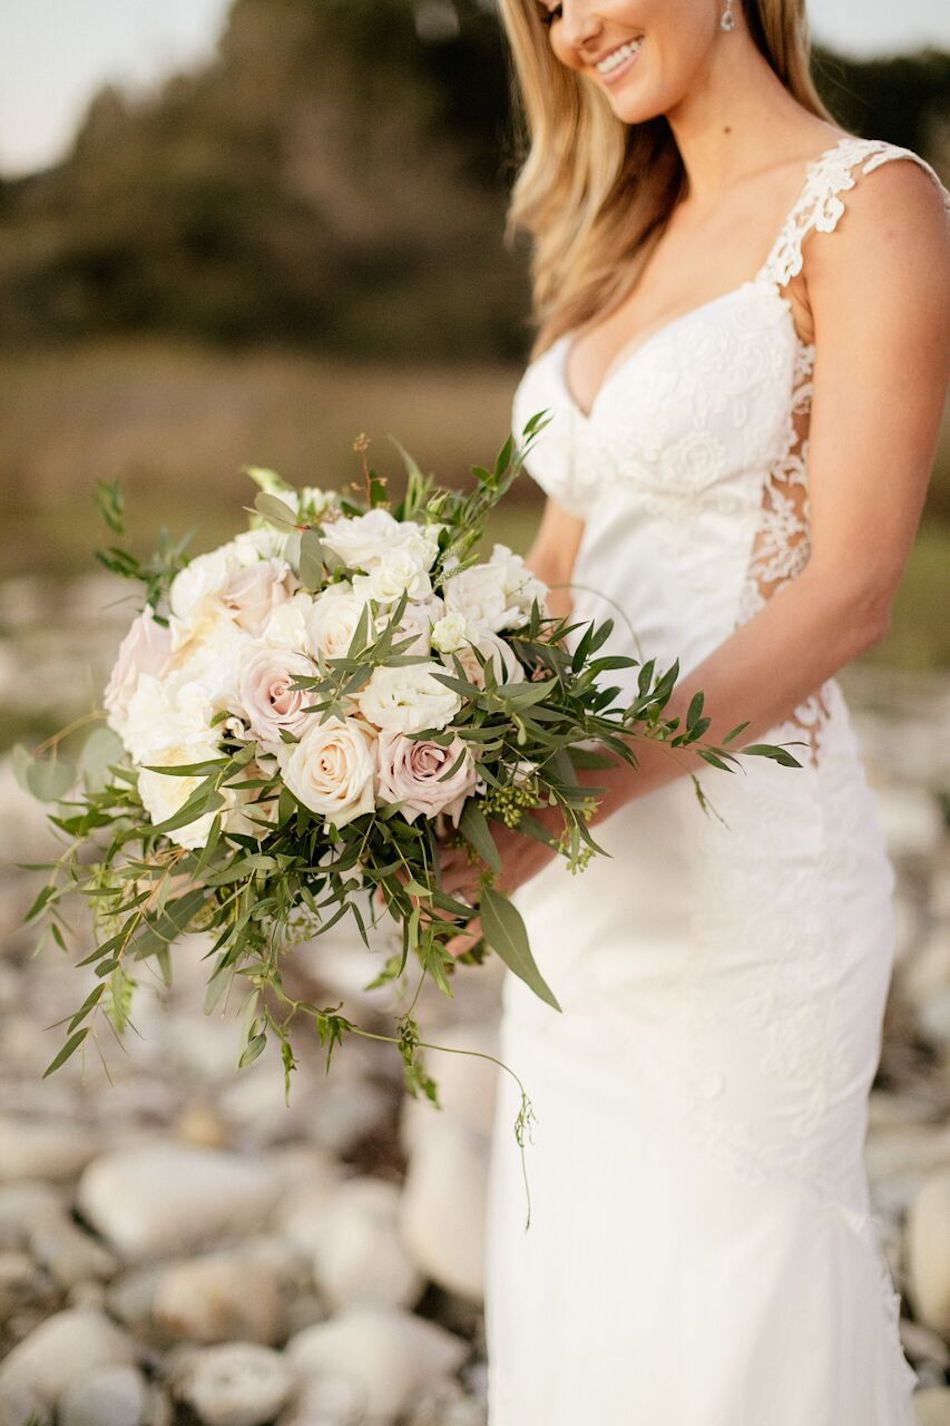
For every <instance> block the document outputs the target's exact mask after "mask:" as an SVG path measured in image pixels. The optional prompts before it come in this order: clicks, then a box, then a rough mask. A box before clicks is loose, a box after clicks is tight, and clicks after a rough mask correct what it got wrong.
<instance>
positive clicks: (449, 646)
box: [432, 609, 470, 654]
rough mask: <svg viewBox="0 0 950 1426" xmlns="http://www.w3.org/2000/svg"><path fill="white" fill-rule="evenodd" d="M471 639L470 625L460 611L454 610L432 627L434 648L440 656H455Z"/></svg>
mask: <svg viewBox="0 0 950 1426" xmlns="http://www.w3.org/2000/svg"><path fill="white" fill-rule="evenodd" d="M469 638H470V631H469V623H468V620H467V619H466V617H465V615H464V614H463V613H461V611H460V610H458V609H452V610H450V612H449V613H448V614H445V615H443V617H442V618H441V619H439V620H438V621H437V622H436V623H435V624H433V626H432V647H433V648H434V649H438V651H439V653H440V654H454V653H455V651H456V649H460V648H461V647H462V645H463V644H466V643H468V641H469Z"/></svg>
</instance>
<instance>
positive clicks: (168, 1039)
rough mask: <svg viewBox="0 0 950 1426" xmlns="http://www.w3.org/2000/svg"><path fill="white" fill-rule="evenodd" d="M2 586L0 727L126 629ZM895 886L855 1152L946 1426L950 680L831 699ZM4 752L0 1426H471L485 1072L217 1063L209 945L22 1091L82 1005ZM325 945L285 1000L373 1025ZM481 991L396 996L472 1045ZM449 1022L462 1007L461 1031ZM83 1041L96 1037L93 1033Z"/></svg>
mask: <svg viewBox="0 0 950 1426" xmlns="http://www.w3.org/2000/svg"><path fill="white" fill-rule="evenodd" d="M103 594H104V586H103V585H102V584H101V583H99V582H98V581H85V582H82V583H80V584H77V585H76V587H75V588H74V589H73V590H72V591H71V597H70V599H69V601H68V604H69V608H70V611H71V622H70V629H69V632H68V635H64V634H62V633H61V634H59V635H58V636H57V635H55V634H51V633H49V632H48V631H49V629H50V628H51V627H52V628H55V621H53V620H52V619H51V610H50V608H49V595H48V594H47V593H46V592H45V591H44V589H43V587H42V585H41V584H40V582H39V581H32V580H28V581H19V582H18V583H17V584H16V585H12V584H9V585H7V586H4V587H2V588H0V626H2V627H3V628H4V629H6V631H7V638H6V639H5V640H3V641H0V708H2V710H3V711H4V712H5V713H6V715H8V717H10V718H11V719H13V720H14V721H15V720H16V719H20V720H22V721H24V722H30V721H31V720H33V721H34V722H35V721H37V720H38V721H40V722H41V721H42V719H43V718H44V717H45V716H47V714H49V715H50V716H52V715H53V714H54V713H55V714H56V715H57V717H56V721H59V717H60V715H61V716H62V717H65V716H66V715H67V714H69V713H70V712H72V711H74V710H75V709H79V710H80V711H81V709H82V707H83V705H84V704H88V702H89V699H90V695H91V690H92V689H93V688H94V687H95V686H96V682H97V680H99V679H101V676H102V673H103V671H104V668H105V666H106V665H107V663H108V660H109V657H110V656H111V651H112V650H113V649H114V647H115V643H116V639H117V637H118V633H119V632H120V631H121V628H122V627H123V625H124V624H125V623H126V622H127V620H128V617H129V609H128V608H125V609H120V610H115V611H113V613H112V614H109V615H106V616H103V613H102V606H103V602H104V601H103ZM841 682H842V684H843V686H844V687H845V692H846V694H847V696H848V698H849V701H850V703H851V706H852V708H853V710H854V715H855V722H856V726H857V728H858V733H859V736H860V739H861V743H862V748H863V750H864V752H865V756H866V759H867V765H868V769H869V775H870V777H871V780H872V783H873V785H874V787H875V791H876V794H877V797H878V800H879V806H880V809H881V814H882V817H883V820H884V824H885V827H886V830H887V835H888V841H889V845H890V848H891V854H892V856H893V858H894V862H895V865H896V867H897V870H898V875H899V885H898V907H899V912H900V945H899V948H898V961H897V965H896V968H895V976H894V982H893V986H892V992H891V996H890V1001H889V1005H888V1012H887V1021H886V1027H885V1028H886V1034H885V1045H884V1052H883V1056H882V1062H881V1068H880V1072H879V1075H878V1079H877V1083H876V1086H875V1089H874V1092H873V1095H872V1105H871V1129H870V1134H869V1141H868V1149H867V1162H868V1169H869V1174H870V1178H871V1184H872V1193H873V1201H874V1209H875V1213H876V1214H877V1216H878V1222H879V1225H880V1233H881V1238H882V1241H883V1244H884V1247H885V1250H886V1253H887V1257H888V1260H889V1263H890V1266H891V1270H892V1273H893V1276H894V1281H895V1284H896V1286H897V1287H898V1289H899V1291H900V1292H901V1294H902V1299H903V1302H902V1307H903V1314H904V1316H903V1319H902V1335H903V1341H904V1348H905V1351H906V1353H907V1355H908V1357H909V1359H910V1360H911V1361H912V1362H913V1364H914V1365H915V1367H916V1369H917V1371H918V1374H919V1376H920V1381H921V1389H920V1391H919V1392H918V1393H917V1401H918V1403H919V1414H920V1418H921V1421H922V1422H923V1423H924V1426H947V1423H950V1345H948V1343H950V1246H948V1245H950V1234H948V1232H947V1227H948V1224H950V1127H948V1126H950V1115H948V1110H950V738H948V736H947V733H948V729H950V680H948V679H946V678H944V679H940V678H930V679H922V678H921V679H918V678H913V679H909V678H905V679H900V678H897V677H896V676H893V675H884V674H882V673H881V672H880V671H874V672H872V671H870V670H867V669H865V668H853V669H850V670H846V671H845V674H844V675H843V676H842V678H841ZM49 845H50V842H49V832H48V830H47V828H46V826H45V822H44V815H43V811H42V809H41V808H40V807H39V806H38V805H37V804H35V803H33V802H32V801H31V800H30V799H28V798H27V797H26V796H25V795H24V794H23V793H21V792H20V790H19V789H18V787H17V786H16V783H15V781H14V779H13V776H12V772H11V770H10V766H9V762H8V761H4V762H2V763H0V863H2V871H3V878H4V879H3V884H2V890H0V935H2V949H0V1030H2V1034H0V1426H27V1423H28V1422H32V1423H33V1426H51V1423H52V1422H53V1421H55V1422H56V1423H57V1426H195V1423H207V1426H265V1424H266V1423H279V1426H394V1424H395V1423H399V1426H483V1423H484V1420H485V1406H484V1393H485V1353H484V1338H483V1325H482V1319H481V1313H480V1300H481V1292H482V1277H481V1251H482V1231H483V1223H482V1215H483V1194H484V1173H485V1163H486V1151H487V1144H488V1131H489V1125H490V1121H491V1112H492V1102H493V1094H494V1088H495V1080H494V1075H495V1073H496V1071H495V1069H494V1067H493V1066H492V1065H491V1064H490V1063H488V1062H486V1061H485V1060H484V1059H479V1058H473V1057H471V1056H461V1055H449V1054H434V1053H430V1056H429V1061H428V1063H429V1068H430V1070H431V1071H432V1073H433V1074H434V1075H435V1077H436V1078H437V1080H438V1082H439V1086H440V1091H441V1097H442V1100H443V1103H444V1106H445V1107H444V1109H443V1111H442V1112H441V1113H440V1112H439V1111H437V1110H435V1109H434V1108H433V1107H432V1106H431V1105H429V1104H428V1103H427V1102H426V1101H413V1100H411V1099H407V1098H406V1097H405V1096H404V1095H403V1094H402V1091H401V1067H400V1062H399V1059H398V1055H397V1054H396V1052H395V1050H394V1049H393V1047H391V1046H387V1045H382V1044H379V1043H375V1042H370V1041H366V1040H356V1039H354V1038H351V1039H348V1040H347V1042H346V1043H345V1045H344V1046H343V1047H342V1050H338V1051H337V1052H335V1058H334V1062H333V1065H332V1068H331V1072H330V1074H329V1075H328V1076H325V1075H324V1072H323V1051H322V1050H321V1048H320V1046H319V1044H317V1043H315V1042H308V1041H307V1040H306V1038H305V1037H303V1036H301V1037H300V1040H299V1043H298V1044H297V1045H296V1050H297V1053H298V1058H299V1060H300V1068H299V1070H298V1071H297V1074H296V1076H295V1078H294V1081H293V1085H292V1089H291V1097H290V1105H289V1107H288V1106H286V1105H285V1103H284V1097H283V1084H282V1078H281V1073H280V1069H279V1067H278V1065H277V1064H276V1063H275V1058H276V1056H271V1055H268V1054H265V1056H263V1057H262V1058H261V1059H260V1060H258V1061H257V1062H256V1063H255V1064H253V1065H251V1066H250V1067H248V1068H247V1069H245V1070H242V1071H241V1072H240V1073H237V1072H236V1071H235V1068H234V1064H235V1060H236V1055H237V1048H238V1045H239V1035H240V1023H239V1007H238V1006H236V1005H232V1006H230V1007H226V1009H225V1011H224V1012H223V1013H221V1012H220V1011H216V1012H215V1013H214V1014H213V1015H211V1016H206V1015H205V1014H204V1013H203V1009H202V1001H203V988H204V984H205V978H206V970H207V967H206V965H205V964H204V963H203V962H202V959H201V958H202V955H203V954H204V952H205V951H206V949H207V947H206V945H205V944H204V943H203V941H202V939H201V938H200V937H192V938H190V939H189V940H187V941H186V942H184V943H183V944H182V945H181V946H180V947H179V948H178V949H177V950H176V954H175V982H174V985H173V987H172V989H171V991H170V992H164V991H163V990H162V988H161V986H160V985H159V983H158V982H157V981H154V980H151V979H146V980H145V981H144V983H143V986H142V988H141V991H140V995H139V999H138V1001H137V1002H136V1007H135V1011H134V1015H133V1019H134V1023H135V1026H136V1029H137V1031H138V1033H137V1034H136V1033H130V1034H129V1035H128V1036H127V1037H126V1040H125V1041H124V1045H121V1046H120V1044H119V1043H118V1042H117V1041H116V1040H115V1039H114V1037H113V1036H112V1035H111V1033H110V1032H109V1031H108V1028H107V1027H105V1022H102V1027H101V1028H100V1030H99V1032H98V1038H97V1042H96V1043H95V1044H92V1043H90V1042H88V1041H87V1044H86V1045H85V1046H84V1047H83V1050H82V1051H81V1052H80V1054H78V1055H77V1056H75V1057H74V1058H73V1059H72V1060H70V1061H69V1062H68V1063H67V1064H66V1065H65V1066H64V1067H63V1068H62V1069H61V1070H59V1071H57V1072H56V1074H54V1075H53V1076H51V1077H50V1078H47V1079H45V1080H44V1079H42V1078H41V1076H42V1072H43V1069H44V1067H45V1066H46V1064H47V1063H48V1062H49V1060H50V1059H51V1057H52V1055H53V1054H54V1053H55V1051H56V1049H57V1048H58V1046H59V1044H60V1043H61V1041H62V1037H63V1035H62V1026H61V1025H57V1022H60V1021H62V1020H63V1019H64V1018H65V1017H67V1016H68V1015H69V1014H70V1013H71V1012H72V1011H73V1010H75V1009H76V1008H77V1007H78V1005H79V1004H80V1002H81V1000H82V998H83V996H84V995H85V994H86V993H87V991H88V989H89V988H91V986H92V985H94V984H95V979H94V977H92V976H91V974H90V973H89V970H88V968H86V970H81V969H77V968H76V967H75V966H74V965H73V964H72V963H71V962H70V961H69V960H68V959H67V958H66V957H64V956H63V955H62V953H60V952H58V951H56V950H54V949H47V950H44V951H43V953H42V954H41V955H39V956H36V955H34V954H33V949H34V943H35V936H34V934H33V933H32V932H28V931H25V930H24V929H23V928H22V926H21V925H20V921H21V917H22V915H23V912H24V911H25V909H26V907H27V906H28V904H29V902H30V900H31V899H32V897H33V895H34V894H35V890H36V885H37V879H36V876H35V874H33V873H30V872H27V871H23V870H19V869H18V866H17V864H18V863H21V862H24V861H36V860H40V859H42V857H43V856H44V855H46V854H47V852H48V849H49ZM382 954H384V950H381V951H380V952H379V955H378V956H375V955H371V954H370V953H367V952H366V951H365V950H364V949H362V948H361V947H360V946H359V944H358V943H357V944H356V945H354V944H353V942H352V941H351V940H349V939H348V938H346V937H345V936H340V937H338V938H336V939H334V940H333V942H332V943H329V942H326V943H318V944H317V945H315V946H314V947H311V948H300V949H299V950H298V951H297V952H295V953H294V955H293V958H292V964H291V965H290V968H289V974H290V975H291V977H292V982H293V986H294V989H295V991H296V990H299V991H300V992H301V993H304V994H307V995H309V996H312V997H313V998H315V999H316V1000H317V1001H318V1002H319V1003H321V1004H328V1003H336V1002H337V1001H339V1000H340V999H344V998H345V1001H346V1013H348V1014H349V1015H350V1016H351V1018H353V1019H356V1020H358V1021H359V1022H360V1023H361V1024H364V1025H366V1026H367V1027H368V1028H377V1029H378V1028H384V1029H390V1030H391V1019H386V1018H384V1015H385V1012H386V1011H387V1010H391V1009H392V1006H393V1002H392V992H391V991H389V990H385V989H384V990H378V991H373V992H368V993H367V992H363V991H362V990H361V987H362V986H364V985H365V984H366V983H367V982H368V981H369V980H370V979H371V978H372V976H373V974H374V973H375V970H376V968H377V965H378V962H379V957H381V955H382ZM498 984H499V975H498V968H497V965H496V967H495V968H494V969H489V968H488V967H484V968H482V970H481V971H478V972H469V973H468V975H467V979H466V983H465V994H464V996H460V997H459V1003H458V1004H453V1003H450V1002H449V1001H447V1000H446V999H445V997H443V996H441V995H440V994H439V993H438V992H437V991H434V990H429V991H427V992H426V994H425V996H424V998H423V1000H422V1002H421V1004H420V1005H419V1006H417V1010H418V1014H419V1018H420V1020H421V1022H422V1023H423V1025H424V1026H425V1027H426V1029H427V1031H428V1032H429V1033H430V1034H431V1036H432V1038H433V1039H435V1040H437V1041H438V1042H439V1043H441V1044H447V1045H454V1046H456V1047H457V1048H460V1049H478V1050H481V1051H483V1052H486V1053H491V1052H492V1051H493V1050H494V1048H495V1038H494V1036H495V1020H496V1015H497V995H498ZM460 1012H464V1014H463V1018H460ZM103 1027H104V1028H103Z"/></svg>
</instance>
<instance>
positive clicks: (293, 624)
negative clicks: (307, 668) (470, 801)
mask: <svg viewBox="0 0 950 1426" xmlns="http://www.w3.org/2000/svg"><path fill="white" fill-rule="evenodd" d="M314 604H315V600H314V599H313V597H312V596H311V595H309V594H305V593H303V591H299V592H298V593H297V594H295V595H294V597H293V599H288V600H287V602H286V604H281V605H280V606H279V607H278V608H277V609H275V610H274V612H273V613H272V614H271V616H270V618H269V619H268V621H267V623H266V624H265V625H264V628H263V630H262V632H261V642H262V643H264V644H273V645H274V647H275V648H282V649H296V650H297V652H298V653H302V652H304V651H306V650H309V649H310V647H311V642H310V618H311V615H312V614H313V609H314Z"/></svg>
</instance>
